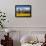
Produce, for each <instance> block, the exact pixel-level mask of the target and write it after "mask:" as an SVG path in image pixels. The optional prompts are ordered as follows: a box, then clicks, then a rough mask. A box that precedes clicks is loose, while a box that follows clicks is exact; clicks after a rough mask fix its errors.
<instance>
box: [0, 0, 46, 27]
mask: <svg viewBox="0 0 46 46" xmlns="http://www.w3.org/2000/svg"><path fill="white" fill-rule="evenodd" d="M31 2H32V17H31V18H26V17H25V18H16V17H15V5H16V4H31ZM45 4H46V0H44V1H43V0H33V1H31V0H28V1H27V0H19V1H18V0H0V10H2V11H4V12H6V15H7V19H8V20H9V22H7V23H6V25H5V26H6V27H46V6H45Z"/></svg>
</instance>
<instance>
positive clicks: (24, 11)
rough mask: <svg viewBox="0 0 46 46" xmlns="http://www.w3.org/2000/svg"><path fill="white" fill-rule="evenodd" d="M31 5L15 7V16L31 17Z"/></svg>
mask: <svg viewBox="0 0 46 46" xmlns="http://www.w3.org/2000/svg"><path fill="white" fill-rule="evenodd" d="M31 11H32V5H16V6H15V16H16V17H31V16H32V12H31Z"/></svg>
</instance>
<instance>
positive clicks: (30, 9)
mask: <svg viewBox="0 0 46 46" xmlns="http://www.w3.org/2000/svg"><path fill="white" fill-rule="evenodd" d="M23 6H24V7H30V16H17V15H16V8H17V7H23ZM15 17H32V5H16V6H15Z"/></svg>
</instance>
